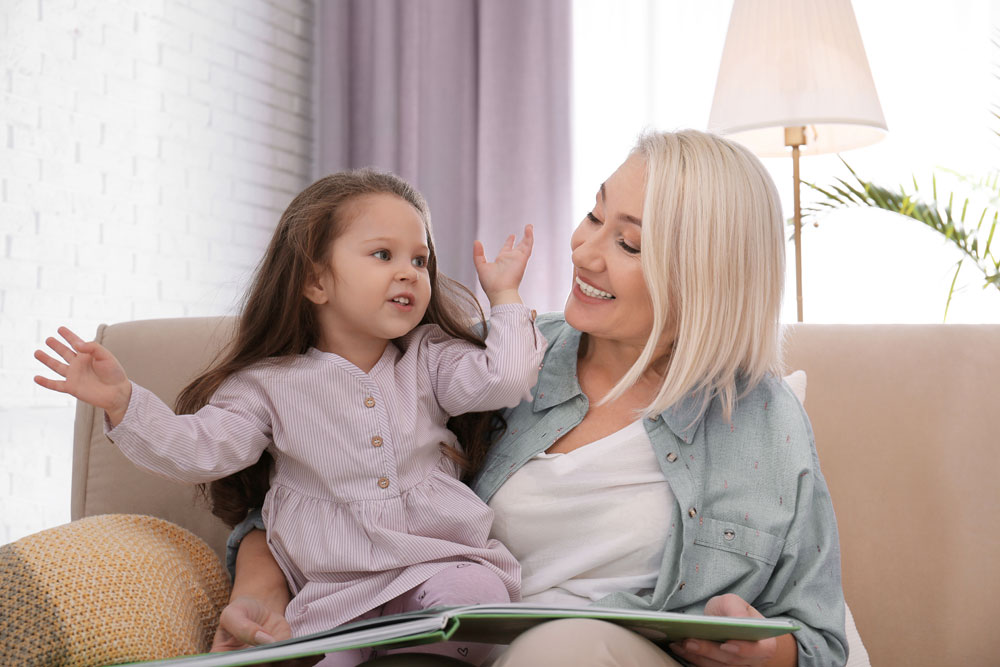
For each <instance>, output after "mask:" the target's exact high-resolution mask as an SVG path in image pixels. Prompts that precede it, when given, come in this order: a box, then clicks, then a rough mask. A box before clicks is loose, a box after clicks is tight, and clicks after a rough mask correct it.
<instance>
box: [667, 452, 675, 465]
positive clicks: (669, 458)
mask: <svg viewBox="0 0 1000 667" xmlns="http://www.w3.org/2000/svg"><path fill="white" fill-rule="evenodd" d="M667 460H668V461H670V462H671V463H673V462H674V461H676V460H677V455H676V454H674V453H673V452H670V453H669V454H667Z"/></svg>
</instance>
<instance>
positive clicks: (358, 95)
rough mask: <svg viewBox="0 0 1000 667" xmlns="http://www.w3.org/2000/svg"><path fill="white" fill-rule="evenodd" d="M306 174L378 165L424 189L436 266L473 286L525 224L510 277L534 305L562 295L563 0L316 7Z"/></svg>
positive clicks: (566, 182)
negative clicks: (313, 126) (476, 265)
mask: <svg viewBox="0 0 1000 667" xmlns="http://www.w3.org/2000/svg"><path fill="white" fill-rule="evenodd" d="M318 7H319V12H318V20H319V30H318V33H317V38H318V42H319V43H318V54H319V56H318V60H319V63H318V82H319V90H318V100H319V106H318V118H317V130H318V137H319V147H318V155H317V164H316V167H317V171H318V173H319V174H325V173H329V172H332V171H336V170H338V169H344V168H348V167H361V166H369V165H371V166H378V167H381V168H384V169H390V170H392V171H394V172H396V173H398V174H399V175H401V176H402V177H403V178H406V179H407V180H409V181H410V182H412V183H413V184H415V185H416V186H417V187H418V188H419V189H420V190H421V191H422V192H423V193H424V195H425V196H426V197H427V199H428V201H429V203H430V206H431V212H432V219H433V226H434V237H435V240H436V242H437V247H438V252H439V255H440V260H441V267H442V269H443V270H444V271H445V273H447V274H448V275H450V276H452V277H453V278H456V279H458V280H461V281H462V282H463V283H465V284H466V285H469V286H473V285H475V284H476V277H475V270H474V269H473V266H472V241H473V240H474V239H477V238H478V239H481V240H482V241H483V242H484V243H485V244H486V250H487V253H488V254H492V253H494V252H496V250H497V249H498V248H499V247H500V245H501V244H502V243H503V240H504V239H505V238H506V236H507V235H508V234H510V233H520V230H521V229H522V228H523V226H524V225H525V224H527V223H531V224H533V225H534V226H535V238H536V243H535V250H534V254H533V256H532V259H531V263H530V264H529V266H528V273H527V275H526V276H525V280H524V282H523V283H522V287H521V294H522V296H523V297H524V298H525V301H526V302H527V303H529V304H530V305H531V306H532V307H534V308H537V309H538V310H539V312H541V311H543V310H559V309H561V308H562V305H563V302H564V301H565V298H566V294H567V292H568V289H569V280H570V271H571V268H570V261H569V254H570V253H569V235H570V231H571V229H572V220H571V211H570V199H571V193H570V183H571V181H570V178H571V174H570V77H571V71H570V67H571V64H570V57H571V53H570V51H571V42H570V32H571V15H570V0H326V1H322V0H321V1H320V2H319V4H318Z"/></svg>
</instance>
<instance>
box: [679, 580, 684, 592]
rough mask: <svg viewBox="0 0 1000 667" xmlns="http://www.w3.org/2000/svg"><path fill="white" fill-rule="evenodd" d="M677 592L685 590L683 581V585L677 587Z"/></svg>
mask: <svg viewBox="0 0 1000 667" xmlns="http://www.w3.org/2000/svg"><path fill="white" fill-rule="evenodd" d="M677 590H679V591H682V590H684V582H683V581H682V582H681V585H680V586H678V587H677Z"/></svg>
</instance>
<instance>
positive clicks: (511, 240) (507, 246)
mask: <svg viewBox="0 0 1000 667" xmlns="http://www.w3.org/2000/svg"><path fill="white" fill-rule="evenodd" d="M516 238H517V237H516V236H514V235H513V234H511V235H510V236H508V237H507V241H506V243H504V244H503V249H504V250H510V249H511V248H513V247H514V240H515V239H516Z"/></svg>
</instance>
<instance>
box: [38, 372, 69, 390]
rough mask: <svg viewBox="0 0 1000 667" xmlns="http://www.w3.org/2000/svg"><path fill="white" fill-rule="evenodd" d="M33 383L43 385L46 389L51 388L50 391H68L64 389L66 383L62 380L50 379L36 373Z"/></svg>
mask: <svg viewBox="0 0 1000 667" xmlns="http://www.w3.org/2000/svg"><path fill="white" fill-rule="evenodd" d="M35 384H37V385H40V386H42V387H45V388H46V389H51V390H52V391H58V392H62V393H64V394H67V393H69V392H68V391H67V390H66V383H65V382H64V381H62V380H50V379H49V378H47V377H43V376H41V375H36V376H35Z"/></svg>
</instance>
